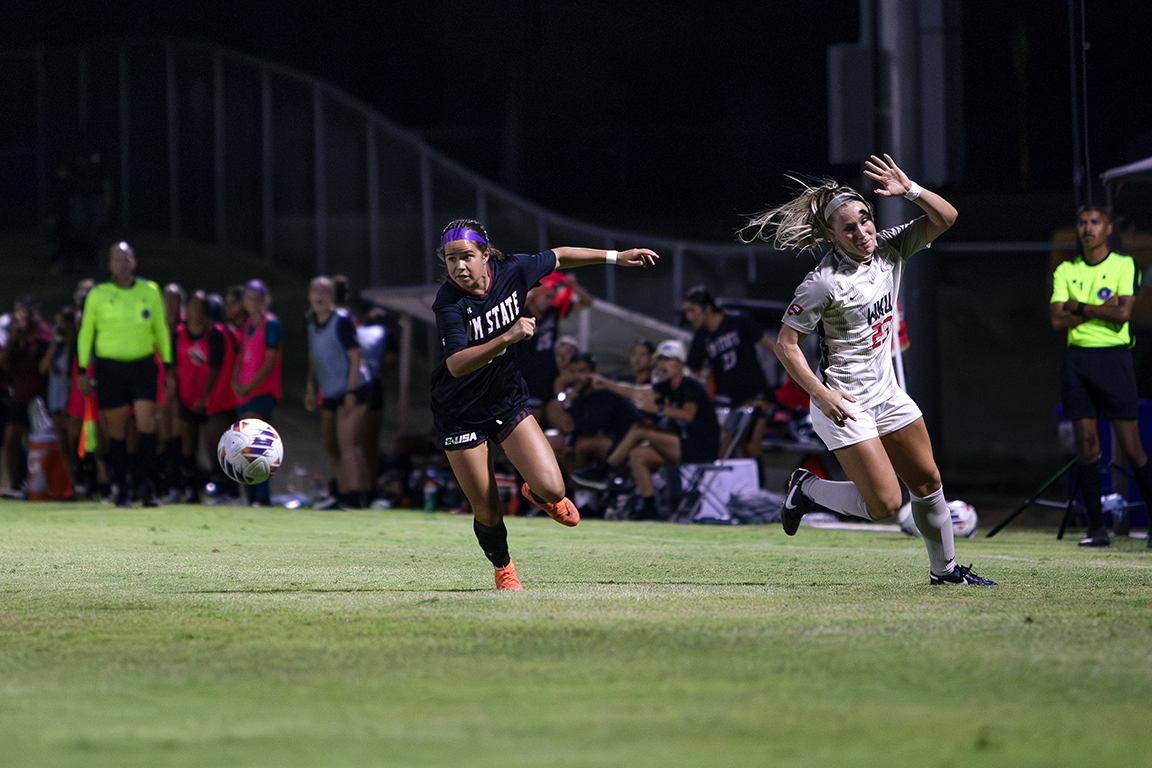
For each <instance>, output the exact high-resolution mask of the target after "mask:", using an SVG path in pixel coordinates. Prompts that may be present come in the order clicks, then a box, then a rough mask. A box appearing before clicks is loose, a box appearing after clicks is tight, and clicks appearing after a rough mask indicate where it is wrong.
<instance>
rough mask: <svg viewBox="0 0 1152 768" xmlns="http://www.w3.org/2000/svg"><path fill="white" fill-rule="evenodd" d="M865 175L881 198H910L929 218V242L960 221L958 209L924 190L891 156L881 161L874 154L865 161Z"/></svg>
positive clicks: (885, 156) (938, 196) (886, 156)
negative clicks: (876, 185)
mask: <svg viewBox="0 0 1152 768" xmlns="http://www.w3.org/2000/svg"><path fill="white" fill-rule="evenodd" d="M864 175H865V176H867V177H868V178H870V179H872V180H873V181H875V182H876V183H878V184H879V185H880V188H879V189H877V190H876V194H878V195H880V196H881V197H908V198H909V199H910V200H912V202H914V203H916V205H918V206H920V207H921V208H923V209H924V213H926V214H927V215H928V242H932V241H933V240H935V239H936V238H938V237H939V236H940V235H942V234H944V232H945V231H946V230H947V229H948V228H949V227H951V226H952V224H953V223H955V221H956V209H955V208H954V207H953V206H952V203H950V202H948V201H947V200H945V199H944V198H942V197H940V195H938V194H936V193H935V192H932V191H931V190H928V189H924V188H923V187H921V186H920V185H919V184H917V183H915V182H914V181H912V180H911V179H909V178H908V174H906V173H904V171H902V170H900V167H899V166H897V165H896V161H895V160H893V159H892V158H891V157H889V156H888V155H884V159H883V160H881V159H880V158H879V157H876V155H872V159H871V160H866V161H865V162H864ZM910 193H911V195H912V196H910Z"/></svg>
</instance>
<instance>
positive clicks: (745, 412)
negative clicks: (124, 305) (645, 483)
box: [671, 406, 758, 523]
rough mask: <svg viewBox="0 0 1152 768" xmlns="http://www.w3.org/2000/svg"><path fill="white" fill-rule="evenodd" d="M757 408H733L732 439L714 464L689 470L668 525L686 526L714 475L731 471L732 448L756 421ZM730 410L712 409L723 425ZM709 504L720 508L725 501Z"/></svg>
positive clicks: (700, 465) (742, 438)
mask: <svg viewBox="0 0 1152 768" xmlns="http://www.w3.org/2000/svg"><path fill="white" fill-rule="evenodd" d="M757 410H758V409H757V408H754V407H752V406H746V407H743V408H739V409H737V420H736V425H735V428H734V429H733V430H732V439H731V440H730V441H729V442H728V445H727V446H726V447H725V449H724V453H723V455H722V456H721V457H720V458H719V459H717V460H716V461H713V462H710V463H708V464H696V465H694V468H693V470H692V475H691V477H690V479H689V480H688V483H687V487H685V488H683V490H682V491H681V493H680V501H679V503H678V504H677V505H676V511H675V512H674V513H673V514H672V518H671V519H672V522H675V523H690V522H692V519H693V517H694V516H695V515H696V513H697V511H698V510H699V508H700V506H701V503H702V500H703V499H704V497H705V496H706V495H707V494H709V493H710V491H711V488H712V485H713V484H714V483H715V480H716V476H717V473H719V472H731V471H732V467H731V466H729V465H728V464H727V463H726V462H728V461H729V460H730V459H731V458H732V453H733V452H734V451H735V450H736V446H738V445H740V444H741V443H742V442H743V440H744V439H745V436H746V434H747V432H748V429H749V428H750V427H751V426H752V424H753V422H755V420H756V413H757ZM731 413H732V411H731V409H729V408H726V407H719V408H717V409H716V418H717V419H718V420H719V421H720V424H721V425H723V424H725V423H726V422H727V421H728V418H729V416H730V415H731ZM676 480H677V482H680V476H679V473H678V472H677V475H676ZM713 503H716V504H717V506H721V507H722V506H724V505H725V504H726V503H727V499H713Z"/></svg>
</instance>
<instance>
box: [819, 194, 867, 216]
mask: <svg viewBox="0 0 1152 768" xmlns="http://www.w3.org/2000/svg"><path fill="white" fill-rule="evenodd" d="M853 200H861V198H860V195H858V194H856V193H855V192H841V193H840V194H838V195H836V197H834V198H832V199H831V200H829V201H828V205H826V206H824V221H828V219H830V218H832V214H834V213H836V211H838V210H840V209H841V208H842V207H844V206H845V205H847V204H848V203H850V202H852V201H853ZM861 202H863V200H861Z"/></svg>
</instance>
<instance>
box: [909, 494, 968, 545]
mask: <svg viewBox="0 0 1152 768" xmlns="http://www.w3.org/2000/svg"><path fill="white" fill-rule="evenodd" d="M948 512H949V513H950V514H951V516H952V531H953V533H954V534H955V535H956V536H964V537H965V538H969V539H971V538H973V537H974V536H975V535H976V523H977V522H978V521H979V520H978V518H977V516H976V509H975V508H974V507H973V506H972V505H971V504H969V503H968V502H966V501H961V500H960V499H953V500H952V501H950V502H948ZM896 519H897V521H898V522H899V523H900V530H901V531H902V532H903V533H906V534H908V535H909V536H919V535H920V531H919V529H917V528H916V521H915V520H914V519H913V517H912V504H911V502H909V503H907V504H905V505H904V506H902V507H900V512H899V513H897V516H896Z"/></svg>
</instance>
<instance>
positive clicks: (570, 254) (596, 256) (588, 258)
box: [552, 246, 660, 269]
mask: <svg viewBox="0 0 1152 768" xmlns="http://www.w3.org/2000/svg"><path fill="white" fill-rule="evenodd" d="M552 252H553V253H555V254H556V268H557V269H568V268H569V267H583V266H586V265H588V264H612V263H614V264H616V265H617V266H619V267H651V266H654V265H655V264H656V261H657V259H659V258H660V256H659V255H658V254H657V253H656V251H653V250H651V249H649V248H631V249H629V250H627V251H602V250H600V249H599V248H571V247H568V246H563V247H560V248H553V249H552Z"/></svg>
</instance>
